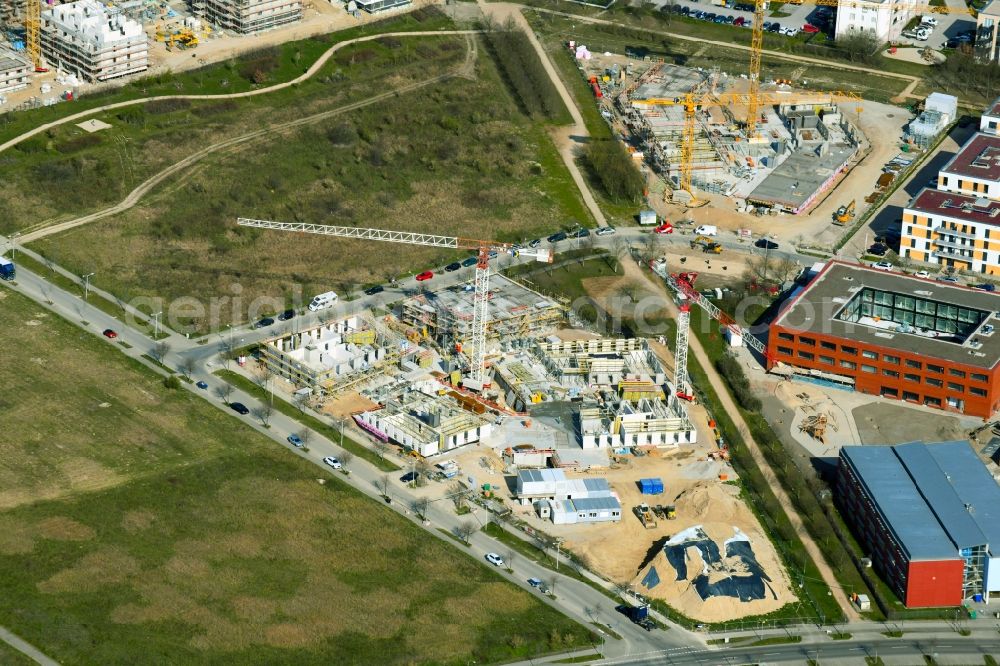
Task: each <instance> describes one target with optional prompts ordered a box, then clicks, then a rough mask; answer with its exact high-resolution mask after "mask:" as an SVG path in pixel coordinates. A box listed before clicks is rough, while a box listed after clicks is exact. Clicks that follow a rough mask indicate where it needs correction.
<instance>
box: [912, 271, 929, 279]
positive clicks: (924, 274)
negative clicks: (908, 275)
mask: <svg viewBox="0 0 1000 666" xmlns="http://www.w3.org/2000/svg"><path fill="white" fill-rule="evenodd" d="M913 277H918V278H926V279H929V278H930V277H931V274H930V273H928V272H927V271H917V272H916V273H914V274H913Z"/></svg>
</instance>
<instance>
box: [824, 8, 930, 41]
mask: <svg viewBox="0 0 1000 666" xmlns="http://www.w3.org/2000/svg"><path fill="white" fill-rule="evenodd" d="M915 7H916V2H915V1H913V0H907V1H904V2H895V1H894V0H882V1H881V2H875V1H869V0H840V1H839V2H838V3H837V25H836V28H835V31H834V37H836V38H837V39H842V38H844V37H851V36H853V35H856V34H858V32H860V31H864V32H868V33H871V34H873V35H875V36H876V37H878V39H879V40H880V41H882V42H889V41H893V40H896V39H899V37H900V34H901V33H902V32H903V30H904V29H905V28H906V24H907V23H909V22H910V19H912V18H913V17H914V16H916V14H917V10H916V8H915Z"/></svg>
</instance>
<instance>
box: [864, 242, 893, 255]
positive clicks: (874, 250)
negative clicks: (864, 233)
mask: <svg viewBox="0 0 1000 666" xmlns="http://www.w3.org/2000/svg"><path fill="white" fill-rule="evenodd" d="M888 251H889V248H888V247H886V246H885V245H883V244H882V243H875V244H874V245H872V246H871V247H869V248H868V254H870V255H872V256H875V257H884V256H885V253H886V252H888Z"/></svg>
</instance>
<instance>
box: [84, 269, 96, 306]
mask: <svg viewBox="0 0 1000 666" xmlns="http://www.w3.org/2000/svg"><path fill="white" fill-rule="evenodd" d="M92 277H94V274H93V273H87V274H86V275H84V276H83V300H87V297H88V296H90V278H92Z"/></svg>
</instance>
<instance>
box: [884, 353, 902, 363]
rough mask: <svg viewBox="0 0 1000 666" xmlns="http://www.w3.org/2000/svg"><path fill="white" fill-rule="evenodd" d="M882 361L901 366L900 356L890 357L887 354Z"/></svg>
mask: <svg viewBox="0 0 1000 666" xmlns="http://www.w3.org/2000/svg"><path fill="white" fill-rule="evenodd" d="M882 360H883V361H885V362H886V363H892V364H893V365H899V357H898V356H890V355H889V354H886V355H885V356H883V357H882Z"/></svg>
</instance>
